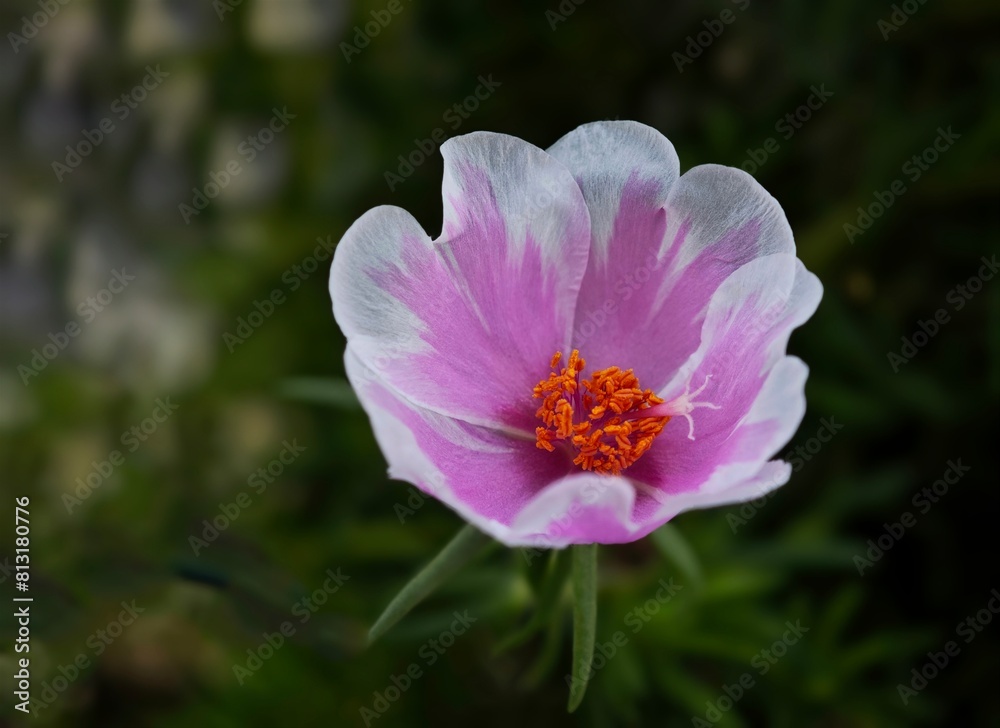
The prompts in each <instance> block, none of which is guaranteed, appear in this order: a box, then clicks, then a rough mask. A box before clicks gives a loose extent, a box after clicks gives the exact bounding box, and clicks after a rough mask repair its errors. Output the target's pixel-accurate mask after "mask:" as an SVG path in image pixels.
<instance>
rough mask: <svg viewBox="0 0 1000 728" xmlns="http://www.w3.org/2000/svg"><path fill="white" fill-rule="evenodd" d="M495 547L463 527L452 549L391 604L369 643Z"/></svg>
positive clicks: (448, 546) (468, 528)
mask: <svg viewBox="0 0 1000 728" xmlns="http://www.w3.org/2000/svg"><path fill="white" fill-rule="evenodd" d="M492 543H493V542H492V541H491V539H490V537H489V536H487V535H486V534H484V533H482V532H481V531H479V530H477V529H476V528H475V527H473V526H471V525H466V526H465V527H463V528H462V530H461V531H459V532H458V533H457V534H456V535H455V537H454V538H453V539H452V540H451V541H450V542H449V543H448V545H447V546H445V547H444V548H443V549H441V553H439V554H438V555H437V556H435V557H434V559H433V560H432V561H431V562H430V563H429V564H427V566H425V567H424V568H423V569H421V570H420V571H419V572H418V573H417V575H416V576H414V577H413V578H412V579H410V581H409V583H408V584H407V585H406V586H404V587H403V589H402V590H401V591H400V592H399V594H397V595H396V598H395V599H393V600H392V601H391V602H389V606H387V607H386V608H385V611H384V612H382V615H381V616H380V617H379V618H378V619H377V620H375V624H373V625H372V628H371V629H370V630H368V643H369V644H371V643H372V642H374V641H375V640H377V639H378V638H379V637H381V636H382V635H383V634H385V633H386V632H388V631H389V629H391V628H392V626H393V625H395V624H396V622H398V621H399V620H401V619H402V618H403V617H405V616H406V614H407V613H408V612H409V611H410V610H411V609H413V608H414V607H415V606H417V605H418V604H419V603H420V602H422V601H423V600H424V598H426V597H427V595H429V594H430V593H431V592H433V591H434V590H435V589H437V588H438V587H439V586H441V584H442V583H443V582H444V581H446V580H447V579H448V578H450V577H451V576H453V575H454V574H455V573H456V572H457V571H458V570H459V569H461V568H462V567H463V566H465V565H466V564H467V563H468V562H469V561H471V560H472V559H473V558H474V557H476V556H478V555H479V554H480V553H481V552H482V551H483V549H484V548H485V547H486V546H488V545H490V544H492Z"/></svg>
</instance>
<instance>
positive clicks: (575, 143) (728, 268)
mask: <svg viewBox="0 0 1000 728" xmlns="http://www.w3.org/2000/svg"><path fill="white" fill-rule="evenodd" d="M549 151H550V153H551V154H552V155H553V156H555V157H557V158H558V159H560V160H561V161H563V162H564V163H565V164H566V166H568V167H569V168H570V169H571V170H572V172H573V174H574V175H575V177H576V179H577V181H578V183H579V184H580V187H581V189H583V193H584V196H585V197H586V199H587V204H588V206H589V208H590V214H591V220H592V225H591V229H592V242H591V245H592V252H591V257H590V263H589V265H588V268H587V272H586V276H585V278H584V283H583V287H582V289H581V292H580V298H579V301H578V304H577V312H576V323H575V326H574V338H573V346H574V347H575V348H579V349H580V350H581V353H582V354H583V355H584V357H585V358H586V359H587V361H588V363H589V364H590V366H591V367H593V368H603V367H607V366H622V367H630V368H633V369H635V371H636V374H637V375H638V377H639V381H640V382H641V383H642V385H643V386H644V387H651V388H653V389H659V388H660V387H662V386H663V385H665V384H666V382H667V381H668V379H669V377H670V376H672V374H673V372H675V371H676V370H677V368H678V367H679V366H680V365H681V364H682V363H683V362H684V361H685V360H686V359H687V358H688V357H689V356H690V355H691V353H692V352H693V351H694V350H695V349H696V348H697V346H698V342H699V338H700V332H701V324H702V322H703V320H704V313H705V309H706V307H707V305H708V301H709V299H710V298H711V296H712V294H713V293H714V292H715V290H717V289H718V287H719V286H720V285H721V284H722V282H723V281H724V280H725V279H726V278H727V277H728V276H729V275H730V274H731V273H732V272H733V271H735V270H736V269H737V268H739V267H740V266H741V265H743V264H744V263H746V262H748V261H750V260H753V259H754V258H756V257H759V256H761V255H767V254H770V253H775V252H786V253H792V252H794V250H795V246H794V242H793V239H792V234H791V230H790V229H789V227H788V223H787V221H786V219H785V216H784V213H783V212H782V210H781V207H780V206H779V205H778V203H777V202H776V201H775V200H774V199H773V198H772V197H771V196H770V195H769V194H768V193H767V192H766V191H765V190H764V189H763V188H762V187H761V186H760V185H759V184H757V182H756V181H755V180H754V179H753V178H752V177H750V176H749V175H747V174H746V173H744V172H742V171H741V170H738V169H734V168H731V167H721V166H717V165H705V166H702V167H695V168H694V169H691V170H690V171H688V172H687V173H686V174H684V175H683V176H681V177H680V178H678V163H677V155H676V154H675V152H674V149H673V147H672V145H671V144H670V142H669V141H667V139H666V138H665V137H663V136H662V135H661V134H660V133H659V132H657V131H656V130H655V129H652V128H650V127H647V126H644V125H642V124H637V123H635V122H625V121H622V122H600V123H597V124H588V125H586V126H582V127H580V128H578V129H576V130H574V131H573V132H571V133H570V134H568V135H567V136H565V137H563V138H562V139H560V140H559V141H558V142H556V144H555V145H554V146H553V147H552V148H551V149H550V150H549Z"/></svg>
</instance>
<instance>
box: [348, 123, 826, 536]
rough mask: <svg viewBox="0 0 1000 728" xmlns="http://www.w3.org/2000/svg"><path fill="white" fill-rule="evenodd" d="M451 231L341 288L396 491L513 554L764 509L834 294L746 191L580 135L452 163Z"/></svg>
mask: <svg viewBox="0 0 1000 728" xmlns="http://www.w3.org/2000/svg"><path fill="white" fill-rule="evenodd" d="M441 153H442V155H443V156H444V160H445V172H444V185H443V187H444V189H443V197H444V226H443V227H444V230H443V232H442V234H441V235H440V237H438V238H436V239H433V240H432V239H431V238H430V237H429V236H428V235H427V233H425V232H424V230H423V229H422V228H421V226H420V225H419V223H417V221H416V220H415V219H414V218H413V217H412V216H411V215H410V214H409V213H408V212H406V211H404V210H402V209H400V208H398V207H390V206H383V207H377V208H375V209H373V210H370V211H369V212H367V213H366V214H365V215H363V216H362V217H361V218H360V219H358V220H357V221H356V222H355V223H354V224H353V225H352V226H351V228H350V229H349V230H348V231H347V232H346V233H345V235H344V237H343V239H342V240H341V241H340V244H339V246H338V248H337V250H336V253H335V256H334V261H333V268H332V271H331V274H330V291H331V296H332V298H333V311H334V316H335V318H336V320H337V322H338V323H339V324H340V327H341V329H342V330H343V332H344V334H345V336H346V337H347V342H348V345H347V352H346V354H345V357H346V366H347V374H348V377H349V378H350V380H351V383H352V385H353V386H354V388H355V390H356V391H357V394H358V397H359V398H360V400H361V403H362V405H363V406H364V408H365V410H366V411H367V413H368V415H369V417H370V418H371V421H372V426H373V428H374V431H375V437H376V438H377V440H378V442H379V445H380V446H381V448H382V451H383V453H384V454H385V457H386V459H387V460H388V463H389V473H390V475H391V476H392V477H393V478H397V479H400V480H406V481H409V482H411V483H413V484H415V485H416V486H417V487H418V488H420V489H422V490H423V491H425V492H427V493H429V494H431V495H433V496H434V497H435V498H437V499H439V500H440V501H442V502H443V503H445V504H446V505H448V506H449V507H451V508H453V509H454V510H455V511H457V512H458V513H459V514H460V515H461V516H462V517H463V518H464V519H466V520H467V521H469V522H470V523H472V524H474V525H475V526H477V527H478V528H479V529H481V530H482V531H484V532H486V533H487V534H489V535H491V536H493V537H494V538H496V539H497V540H499V541H502V542H503V543H506V544H508V545H511V546H515V545H539V544H541V545H545V546H554V547H562V546H566V545H570V544H584V543H621V542H627V541H633V540H635V539H638V538H641V537H642V536H644V535H646V534H647V533H649V532H650V531H652V530H653V529H655V528H657V527H658V526H660V525H661V524H663V523H665V522H666V521H668V520H670V519H671V518H673V517H674V516H675V515H677V514H678V513H680V512H682V511H685V510H689V509H693V508H704V507H707V506H715V505H722V504H727V503H736V502H741V501H745V500H748V499H751V498H755V497H758V496H760V495H763V494H764V493H766V492H768V491H770V490H772V489H774V488H777V487H778V486H780V485H782V484H784V483H785V482H786V481H787V480H788V478H789V475H790V471H791V468H790V466H789V465H788V464H787V463H785V462H782V461H780V460H771V458H772V457H773V456H774V455H775V454H776V453H777V452H778V451H779V450H780V449H781V447H782V446H783V445H785V444H786V443H787V442H788V440H789V439H790V438H791V437H792V435H793V434H794V433H795V430H796V429H797V428H798V425H799V423H800V422H801V420H802V416H803V413H804V411H805V396H804V385H805V380H806V375H807V368H806V366H805V364H803V363H802V361H800V360H799V359H797V358H795V357H791V356H787V355H786V346H787V343H788V338H789V336H790V334H791V331H792V330H793V329H794V328H795V327H797V326H799V325H801V324H802V323H804V322H805V321H806V320H807V319H808V318H809V317H810V316H811V315H812V313H813V312H814V311H815V309H816V307H817V305H818V304H819V300H820V297H821V295H822V286H821V285H820V283H819V281H818V279H817V278H816V277H815V276H814V275H812V274H811V273H809V272H808V271H807V270H806V269H805V267H804V266H803V265H802V263H801V261H799V260H798V259H797V258H796V256H795V243H794V240H793V238H792V232H791V229H790V228H789V225H788V221H787V220H786V219H785V215H784V213H783V212H782V210H781V207H780V206H779V205H778V203H777V202H776V201H775V200H774V198H773V197H771V196H770V195H769V194H768V193H767V192H766V191H765V190H764V189H763V188H762V187H761V186H760V185H759V184H757V182H755V181H754V179H753V178H752V177H750V176H749V175H747V174H745V173H744V172H742V171H741V170H738V169H734V168H731V167H723V166H717V165H703V166H699V167H694V168H693V169H691V170H689V171H688V172H687V173H685V174H684V175H681V174H680V173H679V168H678V161H677V155H676V153H675V151H674V148H673V146H672V145H671V144H670V142H669V141H668V140H667V139H666V138H665V137H663V136H662V135H661V134H659V133H658V132H657V131H656V130H654V129H652V128H650V127H647V126H644V125H642V124H639V123H635V122H628V121H621V122H599V123H594V124H588V125H585V126H582V127H580V128H578V129H576V130H575V131H573V132H571V133H570V134H567V135H566V136H565V137H563V138H562V139H560V140H559V141H558V142H556V144H555V145H554V146H553V147H551V148H550V149H549V150H548V151H543V150H542V149H539V148H538V147H535V146H533V145H531V144H528V143H527V142H524V141H522V140H520V139H517V138H515V137H510V136H506V135H503V134H493V133H487V132H476V133H473V134H467V135H464V136H460V137H456V138H454V139H451V140H449V141H448V142H446V143H445V144H444V145H443V146H442V147H441Z"/></svg>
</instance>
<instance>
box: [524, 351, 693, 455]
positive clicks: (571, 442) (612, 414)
mask: <svg viewBox="0 0 1000 728" xmlns="http://www.w3.org/2000/svg"><path fill="white" fill-rule="evenodd" d="M560 359H562V353H561V352H556V354H555V356H553V357H552V363H551V367H552V370H553V371H552V373H551V374H549V376H548V379H543V380H542V381H540V382H539V383H538V384H536V385H535V388H534V390H533V396H534V398H536V399H541V400H542V405H541V406H540V407H539V408H538V411H537V412H536V413H535V414H536V416H537V417H538V418H539V419H540V420H541V421H542V422H543V423H544V426H542V427H537V428H535V436H536V442H535V444H536V446H537V447H539V448H541V449H543V450H548V451H549V452H553V451H554V450H555V449H556V446H555V444H554V443H556V442H560V441H561V442H564V443H565V444H566V445H567V446H569V447H570V448H571V451H572V452H575V453H576V456H575V457H574V458H573V462H574V463H575V464H577V465H579V466H580V467H581V468H583V469H584V470H593V471H596V472H599V473H608V474H610V475H618V474H619V473H621V471H622V470H624V469H625V468H627V467H628V466H629V465H631V464H632V463H634V462H635V461H636V460H638V459H639V458H640V457H642V454H643V453H644V452H646V451H647V450H649V448H650V446H651V445H652V444H653V440H654V439H655V438H656V436H657V435H659V434H660V432H662V431H663V428H664V426H665V425H666V424H667V422H669V421H670V416H669V415H670V414H674V413H673V412H670V413H669V414H667V413H662V412H659V411H658V412H657V415H659V416H654V417H649V416H646V417H644V416H643V415H642V412H643V411H644V410H647V409H649V408H650V407H653V406H655V405H660V404H663V400H662V399H660V398H659V397H657V396H656V395H655V394H653V392H652V390H650V389H645V390H644V389H641V388H640V387H639V380H638V379H637V378H636V376H635V374H634V373H633V371H632V370H631V369H626V370H624V371H623V370H621V369H620V368H618V367H608V368H607V369H601V370H599V371H596V372H594V373H593V374H591V376H590V379H585V380H583V381H580V372H581V371H582V370H583V368H584V367H585V366H586V365H587V363H586V362H585V361H584V360H583V359H581V358H580V352H579V351H577V350H576V349H574V350H573V353H572V354H570V356H569V361H568V362H567V366H565V367H563V368H562V369H561V370H558V371H557V370H556V367H557V365H558V364H559V361H560ZM660 409H662V408H658V410H660Z"/></svg>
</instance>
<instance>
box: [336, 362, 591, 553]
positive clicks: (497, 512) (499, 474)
mask: <svg viewBox="0 0 1000 728" xmlns="http://www.w3.org/2000/svg"><path fill="white" fill-rule="evenodd" d="M344 360H345V365H346V369H347V376H348V378H349V379H350V381H351V385H352V386H353V387H354V390H355V391H356V392H357V393H358V398H359V400H360V401H361V404H362V406H363V407H364V409H365V411H366V412H367V413H368V416H369V418H370V419H371V422H372V429H373V430H374V432H375V439H376V440H378V444H379V446H380V448H381V450H382V452H383V454H384V455H385V458H386V460H387V461H388V463H389V477H391V478H394V479H397V480H404V481H406V482H409V483H413V484H414V485H416V486H417V487H418V488H420V490H422V491H423V492H425V493H427V494H428V495H431V496H433V497H435V498H437V499H438V500H440V501H441V502H442V503H444V504H445V505H447V506H448V507H450V508H452V509H453V510H455V511H456V512H457V513H458V514H459V515H460V516H462V518H464V519H465V520H466V521H468V522H469V523H471V524H473V525H474V526H476V527H477V528H479V529H480V530H482V531H483V532H485V533H488V534H489V535H491V536H493V537H494V538H496V539H498V540H500V541H503V542H504V543H507V544H508V545H516V544H514V543H513V541H512V540H511V533H512V531H511V524H512V523H513V521H514V519H515V518H516V517H517V516H518V514H519V513H520V512H521V510H522V509H523V508H524V506H525V504H527V503H528V502H530V501H531V500H532V499H533V498H534V497H535V496H537V495H538V493H540V492H541V491H542V490H543V489H544V488H545V487H546V486H548V485H549V483H551V482H553V481H556V480H559V479H561V478H563V477H564V476H565V475H566V474H567V473H569V472H571V468H573V467H575V466H572V464H571V463H570V462H569V460H568V459H564V458H559V457H554V456H553V455H552V453H548V452H545V451H543V450H539V449H538V448H536V447H535V442H534V439H530V440H529V439H522V438H518V437H512V436H509V435H507V434H504V433H501V432H498V431H496V430H494V429H491V428H487V427H480V426H478V425H473V424H470V423H468V422H465V421H462V420H456V419H453V418H450V417H446V416H444V415H440V414H437V413H436V412H432V411H430V410H428V409H425V408H422V407H418V406H416V405H414V404H412V403H410V402H408V401H407V400H406V399H404V398H403V397H401V396H400V395H399V394H398V393H396V392H395V391H393V389H392V388H391V387H389V386H387V385H386V384H385V383H384V382H383V381H382V380H381V379H380V377H379V375H378V374H377V373H375V372H374V371H372V370H371V369H369V368H368V367H366V366H365V365H364V364H362V363H361V361H360V360H359V358H358V357H357V356H356V355H355V353H354V352H353V348H352V347H351V346H350V345H349V346H348V348H347V352H346V354H345V356H344Z"/></svg>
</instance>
